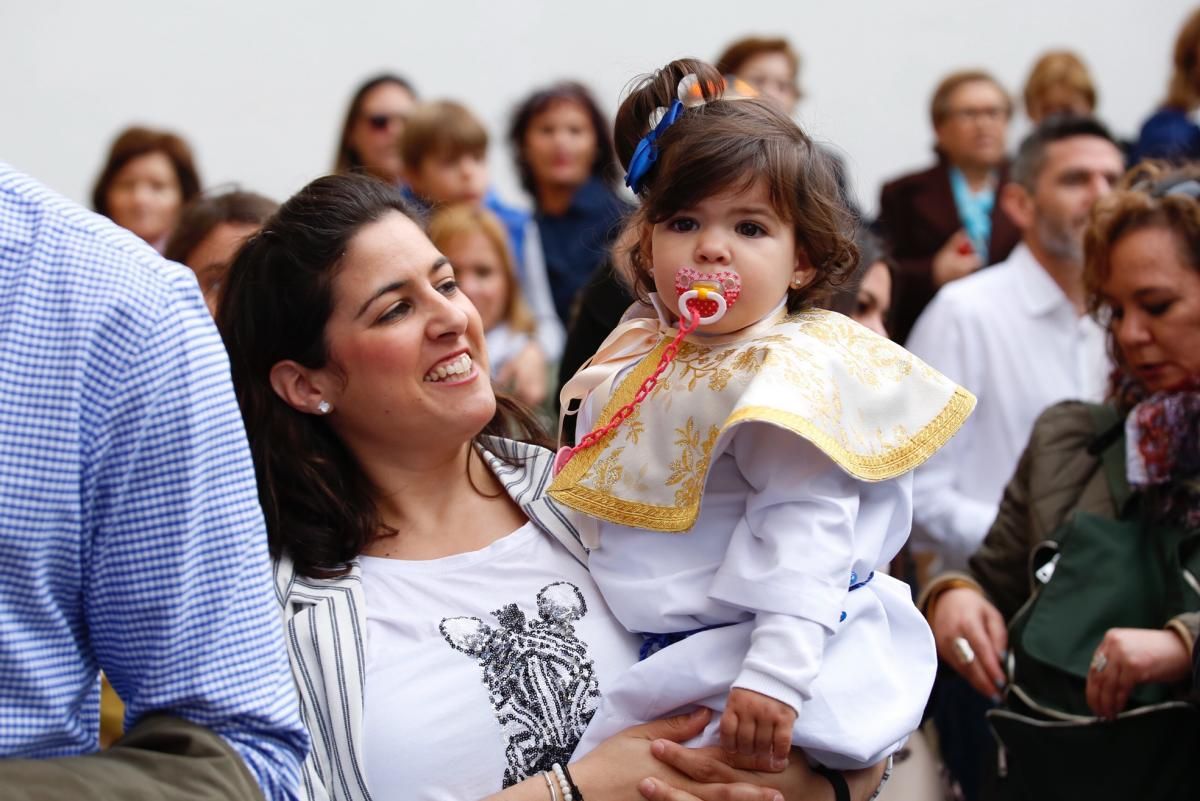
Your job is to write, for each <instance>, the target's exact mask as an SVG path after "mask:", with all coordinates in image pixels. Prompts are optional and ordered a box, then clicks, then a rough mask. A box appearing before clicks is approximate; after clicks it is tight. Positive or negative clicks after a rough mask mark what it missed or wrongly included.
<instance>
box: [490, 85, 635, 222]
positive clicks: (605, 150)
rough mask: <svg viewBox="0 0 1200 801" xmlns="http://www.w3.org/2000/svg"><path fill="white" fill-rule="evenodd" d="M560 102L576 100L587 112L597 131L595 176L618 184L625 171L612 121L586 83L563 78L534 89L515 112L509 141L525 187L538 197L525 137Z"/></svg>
mask: <svg viewBox="0 0 1200 801" xmlns="http://www.w3.org/2000/svg"><path fill="white" fill-rule="evenodd" d="M556 103H575V104H576V105H579V106H582V107H583V110H584V111H586V112H587V115H588V119H589V120H590V121H591V123H592V129H593V130H594V131H595V134H596V158H595V159H593V160H592V170H591V177H593V178H599V179H600V180H601V181H603V182H604V183H606V184H608V185H609V186H612V187H615V186H616V185H617V180H618V179H619V178H620V175H621V173H620V170H619V169H618V168H617V159H616V156H615V154H614V153H613V145H612V137H610V136H609V134H608V121H607V120H605V119H604V114H602V113H601V112H600V106H599V105H597V104H596V101H595V100H594V99H593V98H592V94H591V92H589V91H588V90H587V89H586V88H584V86H583V84H580V83H576V82H574V81H563V82H561V83H556V84H554V85H553V86H550V87H547V88H546V89H540V90H538V91H536V92H534V93H533V94H532V95H530V96H529V97H527V98H525V100H523V101H522V102H521V104H520V105H518V106H517V110H516V111H515V112H514V113H513V121H512V125H511V126H510V127H509V129H508V142H509V144H510V145H511V146H512V151H513V159H514V160H515V163H516V167H517V175H518V176H519V177H520V179H521V186H522V187H524V188H525V191H526V192H528V193H529V195H530V197H532V198H534V199H535V200H536V199H537V183H536V182H535V181H534V178H533V172H532V170H531V169H530V167H529V163H528V162H527V161H526V160H525V136H526V134H528V133H529V126H530V125H531V124H533V118H534V117H536V116H538V115H539V114H541V113H542V112H543V111H546V110H547V109H548V108H550V107H551V106H553V105H554V104H556Z"/></svg>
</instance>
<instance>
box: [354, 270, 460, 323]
mask: <svg viewBox="0 0 1200 801" xmlns="http://www.w3.org/2000/svg"><path fill="white" fill-rule="evenodd" d="M449 263H450V260H449V259H447V258H446V257H445V256H439V257H438V258H437V259H435V260H434V262H433V265H432V266H430V268H429V274H430V275H433V274H434V273H436V272H437V271H438V270H440V269H441V268H443V267H445V266H446V265H447V264H449ZM406 286H408V279H407V278H405V279H403V280H400V281H392V282H391V283H389V284H384V285H383V286H381V287H379V289H376V290H375V291H374V292H373V293H372V294H371V297H369V298H367V300H366V302H365V303H363V305H362V306H361V307H360V308H359V310H358V313H357V314H355V315H354V319H355V320H357V319H358V318H359V317H362V315H363V312H365V311H366V310H367V308H368V307H369V306H370V305H371V304H372V303H374V302H375V301H377V300H379V299H380V298H381V297H383V296H384V295H386V294H388V293H389V292H399V291H400V290H401V289H404V287H406Z"/></svg>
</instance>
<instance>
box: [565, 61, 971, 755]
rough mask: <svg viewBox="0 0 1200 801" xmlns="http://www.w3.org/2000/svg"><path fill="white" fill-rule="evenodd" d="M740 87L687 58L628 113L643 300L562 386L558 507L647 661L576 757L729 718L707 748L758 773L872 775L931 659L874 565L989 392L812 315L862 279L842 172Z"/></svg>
mask: <svg viewBox="0 0 1200 801" xmlns="http://www.w3.org/2000/svg"><path fill="white" fill-rule="evenodd" d="M751 94H753V90H751V89H749V88H748V87H740V88H739V87H738V85H737V84H736V83H735V85H734V86H732V87H726V84H725V81H724V80H723V79H722V77H721V75H720V74H719V73H717V72H716V71H715V70H714V69H713V68H712V67H710V66H708V65H707V64H704V63H703V62H699V61H694V60H682V61H675V62H672V63H671V64H669V65H667V66H666V67H664V68H663V69H662V70H660V71H659V72H658V73H656V74H655V75H654V76H653V77H651V78H648V79H647V80H646V81H644V82H643V83H642V84H641V86H640V88H638V89H636V90H635V91H634V92H633V93H632V95H630V97H628V98H627V99H626V100H625V102H624V103H623V104H622V106H621V109H620V111H619V112H618V115H617V121H616V140H617V150H618V155H619V156H620V157H621V161H622V163H623V164H625V165H626V167H627V169H628V173H627V176H626V181H627V183H628V184H629V186H630V187H631V188H632V189H633V190H634V191H635V192H636V193H637V194H638V195H639V196H640V198H641V201H642V205H641V208H640V210H639V211H638V213H637V214H638V216H637V217H636V218H635V220H634V224H635V225H638V226H639V232H640V234H639V238H638V243H637V245H636V247H635V248H634V249H633V252H632V253H631V258H630V263H631V271H632V276H631V282H632V284H633V286H634V287H635V290H636V293H637V295H638V296H639V297H640V298H642V299H644V300H645V301H646V303H647V304H648V305H646V306H642V307H640V309H639V307H638V306H635V307H634V308H633V309H631V311H630V312H629V313H627V315H626V317H627V319H626V321H625V322H624V323H622V324H621V325H620V326H618V328H617V329H616V330H615V331H614V332H613V334H612V335H611V336H610V337H609V339H608V340H606V342H605V344H604V345H603V346H601V348H600V350H599V351H598V352H597V354H596V356H595V357H593V359H592V360H591V362H589V364H588V365H587V366H585V367H584V368H583V369H582V370H581V371H580V372H579V373H578V374H577V375H576V376H575V378H574V379H572V380H571V381H570V382H568V384H567V385H566V387H565V388H564V390H563V394H562V404H563V409H564V410H570V409H572V408H579V411H580V425H579V427H578V429H577V430H578V432H579V433H580V434H585V435H586V436H583V437H582V438H581V439H580V440H579V444H578V445H577V446H576V447H575V448H571V449H568V448H564V449H563V450H562V451H560V454H559V459H558V462H557V466H558V469H559V471H560V472H559V473H558V474H557V476H556V478H555V480H554V483H553V485H552V487H551V489H550V494H551V496H552V497H554V498H555V499H556V500H558V501H559V502H561V503H563V504H564V505H566V506H569V507H572V508H575V509H577V510H579V511H582V512H584V513H586V514H587V515H590V516H591V517H592V518H595V521H596V524H595V526H594V527H592V530H591V531H589V532H587V533H585V535H584V542H585V544H586V545H588V547H589V548H590V549H591V554H590V557H589V569H590V570H591V572H592V575H593V576H594V578H595V580H596V582H597V584H598V585H599V586H600V589H601V590H602V592H603V593H604V597H605V600H606V601H607V602H608V604H609V606H610V607H611V609H612V611H613V612H614V613H615V614H616V616H617V617H618V619H620V620H621V622H622V623H623V624H624V625H625V626H626V628H628V629H629V630H630V631H634V632H641V633H643V634H644V636H645V644H644V647H643V649H642V653H643V657H644V659H643V661H641V662H639V663H638V664H637V665H635V666H634V667H633V669H631V670H630V671H628V672H627V673H625V674H623V675H622V676H621V677H620V678H619V679H618V680H617V682H616V683H615V684H614V685H612V686H609V687H605V688H604V700H603V702H602V703H601V706H600V708H599V710H598V711H597V713H596V716H595V718H594V719H593V721H592V723H591V726H590V727H589V729H588V731H587V732H586V733H585V735H584V738H583V740H582V741H581V742H580V745H579V751H578V753H586V752H587V750H588V749H590V748H592V747H594V746H595V745H596V744H597V743H599V742H601V741H602V739H603V738H604V737H606V736H608V735H609V734H612V733H613V732H615V731H617V730H619V729H621V728H623V727H625V726H628V725H632V724H634V723H637V722H642V721H645V720H650V719H653V718H656V717H658V716H659V715H662V714H665V713H669V712H672V711H675V710H678V709H680V708H683V707H687V706H690V705H694V704H699V705H703V706H708V707H710V708H712V709H714V710H716V711H717V712H719V713H720V716H719V718H716V719H714V721H713V723H711V724H710V726H709V728H708V730H706V732H705V734H704V735H703V736H702V737H701V738H700V742H699V744H708V745H711V744H715V743H718V742H719V743H720V745H721V746H722V747H723V748H725V749H726V750H728V751H731V752H737V753H741V754H745V755H752V756H754V757H755V763H756V764H757V765H758V767H759V768H761V769H770V770H778V769H781V768H782V767H783V766H784V765H785V764H786V762H787V756H788V754H789V752H790V749H791V748H792V746H793V745H794V746H798V747H800V748H803V749H804V750H805V752H806V753H807V755H808V757H809V758H810V759H811V760H813V761H815V762H817V763H818V764H820V765H824V766H826V767H827V768H833V769H849V768H856V767H863V766H866V765H870V764H875V763H877V762H878V761H880V760H882V759H884V758H886V757H888V756H889V755H890V754H892V753H893V752H894V751H895V750H896V749H898V748H899V747H900V746H901V745H902V744H903V742H904V741H905V739H906V738H907V736H908V735H909V734H910V733H911V732H912V731H914V730H915V729H916V728H917V726H918V725H919V723H920V720H921V714H922V710H923V709H924V706H925V701H926V699H927V697H928V694H929V689H930V686H931V684H932V682H933V675H934V670H935V666H936V657H935V653H934V644H933V639H932V637H931V635H930V633H929V629H928V627H927V626H926V625H925V623H924V621H923V620H922V619H921V616H920V614H919V613H918V612H917V610H916V608H915V607H914V606H913V603H912V600H911V596H910V593H909V589H908V587H907V586H906V585H904V584H903V583H901V582H899V581H897V580H895V579H892V578H891V577H889V576H887V575H884V574H882V573H875V572H874V571H875V570H876V569H877V568H880V567H882V566H884V565H886V564H887V563H888V561H889V560H890V559H891V558H892V556H894V555H895V554H896V552H897V551H898V550H899V549H900V547H901V545H903V544H904V542H905V540H906V539H907V537H908V534H909V528H910V525H911V513H912V507H911V490H912V481H911V474H910V471H911V470H912V469H913V468H914V467H916V466H917V465H918V464H920V463H921V462H923V461H924V460H925V459H927V458H928V457H929V456H930V455H931V454H932V453H934V452H935V451H936V450H937V449H938V448H940V447H941V446H942V445H943V444H944V443H945V442H946V441H947V440H948V439H949V438H950V437H951V436H952V435H953V434H954V432H955V431H956V430H957V429H958V428H959V426H960V425H961V424H962V422H963V421H964V420H965V418H966V417H967V415H968V414H969V413H970V410H971V408H972V407H973V404H974V398H972V397H971V395H970V394H969V393H967V392H966V391H965V390H963V389H961V388H959V387H957V386H955V385H954V384H953V383H951V382H950V381H948V380H947V379H946V378H945V377H943V376H942V375H940V374H938V373H937V372H935V371H933V370H932V369H930V368H929V367H928V366H926V365H924V364H923V363H921V362H920V361H918V360H917V359H916V358H914V357H913V356H912V355H911V354H909V353H908V352H907V351H905V350H903V349H902V348H900V347H898V346H896V345H894V344H892V343H891V342H889V341H887V340H886V339H884V338H882V337H879V336H877V335H875V334H873V333H871V332H870V331H868V330H866V329H865V328H863V327H861V326H859V325H858V324H856V323H854V322H853V321H851V320H849V319H847V318H845V317H843V316H841V315H839V314H836V313H834V312H830V311H827V310H823V309H819V308H816V307H815V301H816V300H819V299H821V298H822V297H823V296H824V294H825V293H826V292H827V291H828V289H829V287H830V286H831V285H834V284H836V283H837V282H839V281H840V280H842V278H843V277H844V276H845V274H846V273H847V272H849V271H850V270H852V269H853V267H854V266H855V264H856V252H855V246H854V243H853V239H852V233H851V232H852V229H853V225H852V221H851V218H850V216H849V213H848V212H847V211H846V210H845V207H844V206H843V205H842V204H841V203H840V202H839V200H838V191H837V184H836V180H835V177H834V174H833V171H832V170H831V169H830V167H829V164H828V161H827V159H826V158H825V157H824V156H822V155H821V153H820V152H819V150H818V149H817V148H816V147H815V146H814V145H813V143H812V141H811V140H810V139H809V138H808V137H807V136H806V135H805V134H804V133H803V132H802V131H801V130H800V129H799V128H798V127H797V126H796V124H795V123H794V122H792V121H791V120H790V119H788V118H787V117H786V116H785V115H784V114H783V113H781V112H780V111H778V110H777V109H776V108H774V107H773V106H772V105H770V104H769V103H767V102H765V101H763V100H761V99H755V98H752V97H749V95H751ZM580 401H582V403H581V404H580ZM594 423H595V424H599V425H601V426H602V427H599V428H597V429H596V430H595V431H592V425H593V424H594ZM589 431H592V433H590V434H589V433H587V432H589Z"/></svg>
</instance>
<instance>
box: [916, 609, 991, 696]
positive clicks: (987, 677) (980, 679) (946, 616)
mask: <svg viewBox="0 0 1200 801" xmlns="http://www.w3.org/2000/svg"><path fill="white" fill-rule="evenodd" d="M929 627H930V628H932V629H933V637H934V640H935V641H936V642H937V650H938V656H940V657H941V658H942V660H943V661H944V662H946V664H948V665H950V666H951V667H953V668H954V669H955V670H957V671H958V672H959V673H960V674H962V677H963V678H964V679H966V680H967V681H969V682H970V683H971V686H972V687H974V688H975V689H976V690H978V691H979V692H980V693H982V694H983V695H984V697H985V698H992V699H995V698H997V695H996V691H997V690H999V689H1001V688H1003V687H1004V671H1003V669H1002V668H1001V667H1000V655H1001V654H1002V653H1004V651H1005V650H1006V649H1007V648H1008V629H1007V628H1006V627H1005V625H1004V617H1003V616H1002V615H1001V614H1000V611H999V610H998V609H996V607H994V606H992V603H991V602H990V601H988V599H987V598H984V597H983V595H981V594H980V593H979V592H978V591H977V590H974V589H971V588H970V587H955V588H954V589H952V590H946V591H945V592H943V593H941V594H940V595H938V596H937V597H936V598H935V599H934V604H933V614H932V615H931V616H930V618H929ZM959 638H962V639H965V640H966V641H967V644H968V645H970V650H969V651H968V652H967V653H968V655H969V656H971V658H969V659H964V656H963V653H962V650H963V649H961V648H958V647H956V646H955V640H957V639H959Z"/></svg>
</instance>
